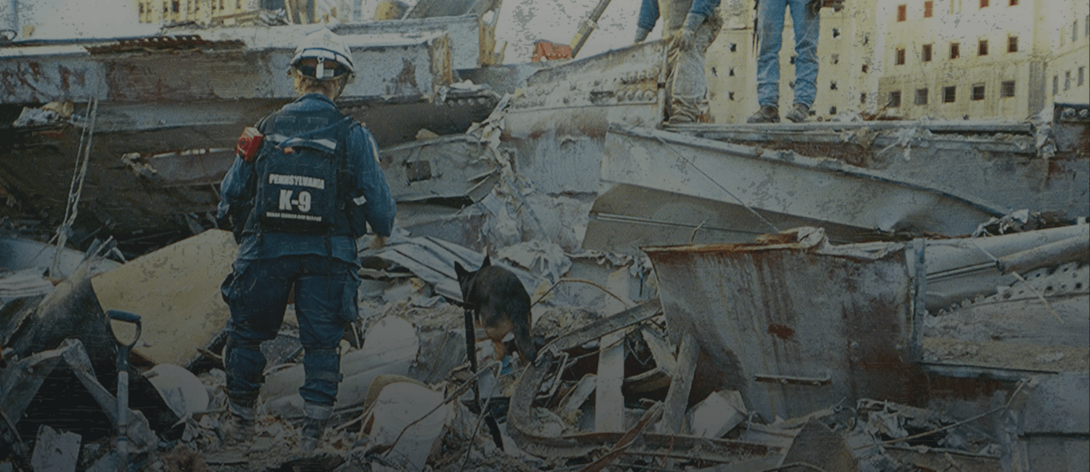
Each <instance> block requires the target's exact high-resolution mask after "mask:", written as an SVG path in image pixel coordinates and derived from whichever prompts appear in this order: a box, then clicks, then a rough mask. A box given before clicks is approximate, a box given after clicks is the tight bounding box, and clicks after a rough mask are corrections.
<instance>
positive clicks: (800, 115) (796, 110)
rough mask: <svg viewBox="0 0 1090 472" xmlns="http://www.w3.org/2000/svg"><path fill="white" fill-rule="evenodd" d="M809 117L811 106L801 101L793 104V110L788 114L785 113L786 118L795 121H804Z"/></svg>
mask: <svg viewBox="0 0 1090 472" xmlns="http://www.w3.org/2000/svg"><path fill="white" fill-rule="evenodd" d="M809 117H810V107H808V106H806V105H803V104H801V103H796V104H795V105H793V106H792V107H791V111H789V112H787V114H786V115H784V118H787V119H789V120H791V121H794V122H795V123H802V122H803V121H806V119H807V118H809Z"/></svg>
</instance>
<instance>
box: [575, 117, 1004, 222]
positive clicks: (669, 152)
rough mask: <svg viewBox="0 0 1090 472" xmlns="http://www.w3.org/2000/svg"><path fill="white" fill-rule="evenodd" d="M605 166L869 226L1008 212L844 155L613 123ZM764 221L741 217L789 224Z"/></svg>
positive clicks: (732, 201) (689, 189) (612, 179)
mask: <svg viewBox="0 0 1090 472" xmlns="http://www.w3.org/2000/svg"><path fill="white" fill-rule="evenodd" d="M601 169H602V170H601V179H602V181H603V182H604V183H612V184H616V185H625V186H631V187H637V188H649V189H655V190H658V191H663V192H672V193H677V194H680V195H684V196H688V197H693V198H697V199H703V200H708V201H714V202H717V203H720V204H721V205H724V206H735V207H745V208H749V209H753V210H754V211H757V212H772V213H773V214H776V215H785V216H789V217H794V218H804V219H808V220H817V221H822V222H828V223H831V224H834V225H843V226H848V227H853V228H856V229H858V230H859V231H873V230H874V229H878V230H880V231H884V232H892V231H898V232H904V231H908V232H922V231H928V232H935V233H941V234H947V235H959V234H968V233H971V232H972V231H973V230H975V229H976V227H977V225H978V224H979V223H981V222H983V221H985V220H987V219H988V218H990V217H994V216H1001V215H1002V214H1003V213H1004V211H1005V210H1006V207H1005V206H1003V205H1001V203H1000V202H992V201H988V200H987V199H986V197H987V196H986V195H973V196H966V195H960V194H958V193H956V192H955V191H953V190H948V189H945V188H942V187H938V186H933V185H931V184H930V183H927V182H921V181H915V180H909V179H898V178H894V177H891V176H888V175H886V174H885V173H883V172H880V171H874V170H870V169H862V168H856V167H852V166H849V165H846V164H843V163H841V162H839V161H835V160H819V159H812V158H808V157H804V156H800V155H798V154H795V153H792V152H775V151H764V150H762V149H761V148H755V147H748V146H739V145H732V144H726V143H720V142H716V141H710V140H705V139H700V138H693V137H690V136H686V135H680V134H677V133H669V132H663V131H655V130H651V129H645V128H622V127H618V126H613V127H611V128H610V132H609V134H608V135H607V136H606V148H605V154H604V155H603V157H602V168H601ZM607 188H611V187H607ZM747 211H748V210H747ZM593 213H594V212H593V211H592V214H593ZM750 213H751V214H752V212H750ZM626 215H627V216H636V217H639V216H645V215H638V214H630V213H626ZM676 218H683V217H682V216H678V217H675V218H672V217H671V216H670V215H663V219H664V220H667V221H669V220H671V219H676ZM764 220H768V218H764ZM764 220H762V219H760V218H748V219H747V220H744V221H739V222H735V223H734V224H733V225H732V226H733V227H732V229H734V230H740V231H742V232H745V231H760V232H769V231H773V232H774V231H777V230H782V229H785V228H784V227H779V225H776V228H772V227H771V225H770V224H769V223H771V222H765V221H764ZM591 223H594V220H592V221H591ZM772 224H773V225H774V224H775V223H772ZM823 224H824V223H823ZM594 231H599V230H598V229H596V228H594V227H593V224H592V225H591V226H590V227H588V230H587V232H588V239H589V238H591V237H592V236H591V233H592V232H594Z"/></svg>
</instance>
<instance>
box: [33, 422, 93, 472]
mask: <svg viewBox="0 0 1090 472" xmlns="http://www.w3.org/2000/svg"><path fill="white" fill-rule="evenodd" d="M81 439H82V438H81V437H80V435H78V434H76V433H68V432H64V433H61V432H57V431H55V430H54V429H53V428H50V427H49V426H46V425H44V424H43V425H42V426H41V427H39V428H38V441H37V442H36V443H35V446H34V454H33V455H32V456H31V457H30V465H31V466H33V467H34V470H42V471H45V470H48V471H50V472H75V470H76V460H77V459H79V443H80V440H81Z"/></svg>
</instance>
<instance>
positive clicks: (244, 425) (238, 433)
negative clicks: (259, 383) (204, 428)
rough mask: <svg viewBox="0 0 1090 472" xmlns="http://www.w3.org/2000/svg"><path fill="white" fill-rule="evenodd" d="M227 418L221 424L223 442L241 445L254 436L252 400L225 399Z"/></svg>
mask: <svg viewBox="0 0 1090 472" xmlns="http://www.w3.org/2000/svg"><path fill="white" fill-rule="evenodd" d="M227 409H228V412H229V413H228V416H227V420H226V421H224V422H223V441H224V442H225V443H226V444H241V443H245V442H247V441H249V440H250V438H251V437H253V435H254V399H237V398H228V399H227Z"/></svg>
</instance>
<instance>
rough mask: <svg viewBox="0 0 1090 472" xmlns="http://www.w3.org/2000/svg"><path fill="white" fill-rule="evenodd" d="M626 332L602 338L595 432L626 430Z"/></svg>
mask: <svg viewBox="0 0 1090 472" xmlns="http://www.w3.org/2000/svg"><path fill="white" fill-rule="evenodd" d="M624 336H625V335H624V333H623V332H615V333H610V334H607V335H605V336H603V337H602V341H601V346H602V350H601V353H600V354H599V355H598V382H597V383H598V385H597V388H596V389H595V390H594V392H595V396H594V430H595V431H598V432H612V431H624V396H623V395H622V394H621V384H622V383H624Z"/></svg>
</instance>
